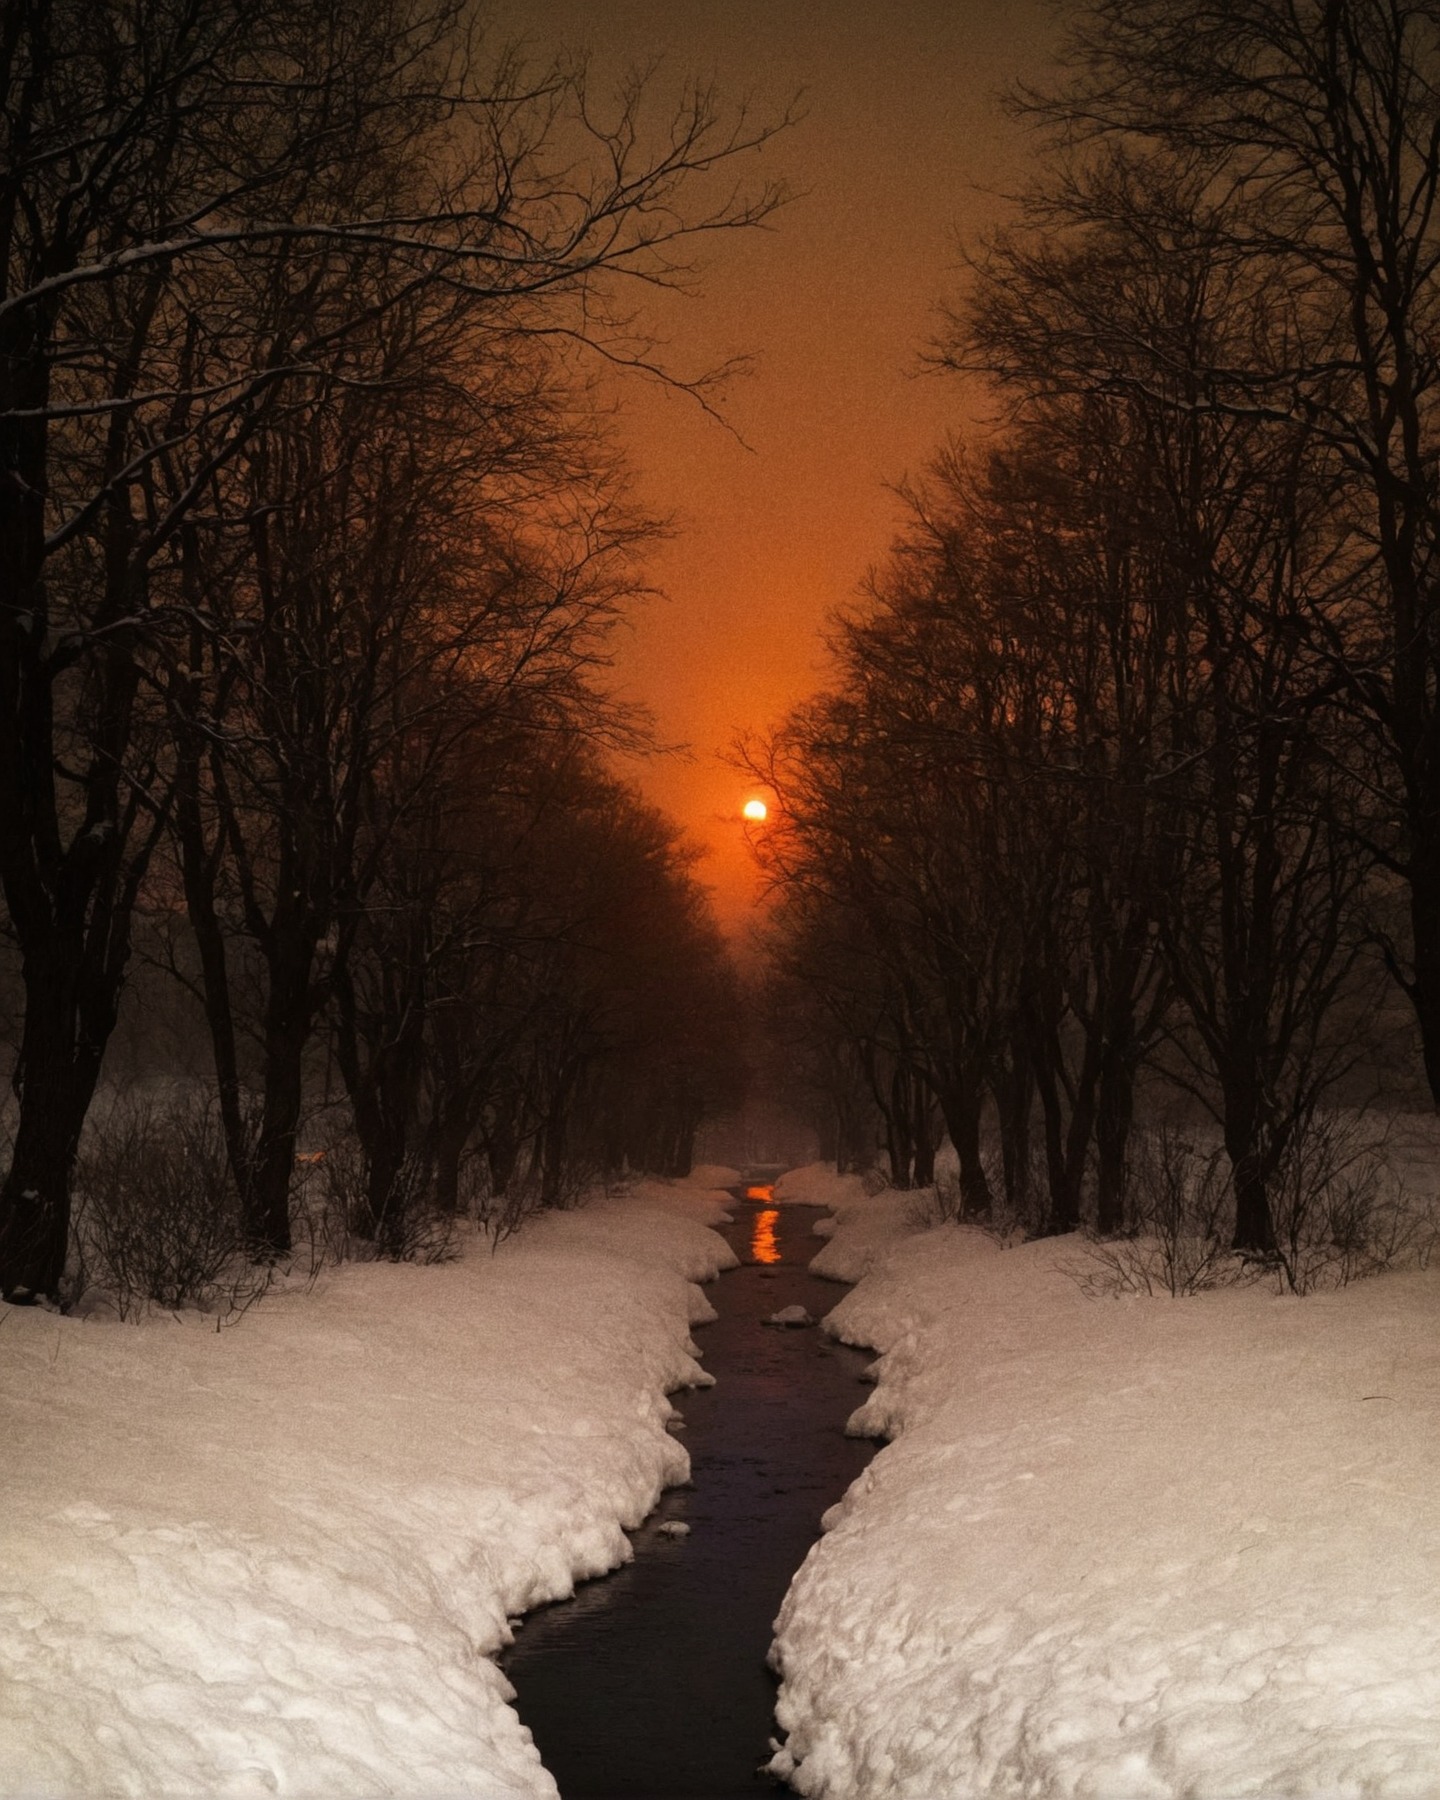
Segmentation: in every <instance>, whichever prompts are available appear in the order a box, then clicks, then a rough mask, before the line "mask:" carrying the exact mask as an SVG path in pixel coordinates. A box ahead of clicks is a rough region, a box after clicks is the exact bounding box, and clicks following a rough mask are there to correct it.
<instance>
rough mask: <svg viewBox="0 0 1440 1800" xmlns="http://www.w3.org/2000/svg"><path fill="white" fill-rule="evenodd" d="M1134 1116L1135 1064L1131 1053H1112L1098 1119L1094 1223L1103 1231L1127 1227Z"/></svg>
mask: <svg viewBox="0 0 1440 1800" xmlns="http://www.w3.org/2000/svg"><path fill="white" fill-rule="evenodd" d="M1134 1117H1135V1070H1134V1067H1133V1065H1132V1062H1131V1059H1130V1058H1129V1057H1128V1056H1121V1055H1116V1054H1111V1055H1109V1056H1107V1058H1106V1061H1105V1066H1104V1068H1103V1069H1102V1071H1101V1074H1100V1104H1099V1107H1098V1110H1097V1114H1096V1120H1095V1150H1096V1157H1097V1164H1098V1167H1097V1170H1096V1186H1095V1227H1096V1229H1097V1230H1098V1231H1099V1232H1101V1233H1102V1234H1103V1233H1113V1232H1119V1231H1123V1230H1124V1229H1125V1222H1126V1221H1125V1159H1126V1154H1127V1152H1128V1149H1129V1144H1130V1128H1131V1125H1132V1124H1133V1123H1134Z"/></svg>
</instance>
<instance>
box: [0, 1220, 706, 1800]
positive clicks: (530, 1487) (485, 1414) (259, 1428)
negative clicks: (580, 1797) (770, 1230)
mask: <svg viewBox="0 0 1440 1800" xmlns="http://www.w3.org/2000/svg"><path fill="white" fill-rule="evenodd" d="M719 1211H720V1207H719V1202H718V1200H717V1199H716V1197H714V1196H708V1197H707V1196H705V1195H703V1194H701V1193H700V1192H698V1191H696V1190H694V1189H691V1190H690V1191H689V1192H686V1191H684V1190H680V1189H673V1190H672V1189H664V1188H660V1187H650V1188H647V1189H646V1190H645V1191H644V1193H642V1194H641V1195H639V1196H636V1197H635V1198H632V1199H630V1200H624V1201H610V1202H602V1203H597V1204H595V1205H592V1206H590V1207H587V1208H585V1209H583V1210H580V1211H578V1212H572V1213H565V1214H555V1215H549V1216H547V1217H544V1218H541V1219H539V1220H537V1221H535V1222H534V1223H533V1224H532V1225H530V1226H528V1227H527V1228H526V1229H525V1230H524V1231H523V1232H522V1233H521V1234H520V1235H519V1236H517V1237H515V1238H513V1239H511V1240H509V1241H508V1242H506V1243H504V1244H502V1245H501V1246H500V1249H499V1251H498V1252H497V1253H496V1254H495V1255H494V1256H491V1255H490V1253H489V1250H488V1248H487V1247H486V1246H485V1245H484V1244H475V1245H472V1246H471V1248H470V1249H469V1251H468V1253H467V1254H466V1255H465V1256H464V1258H463V1260H461V1261H459V1262H456V1263H453V1264H448V1265H444V1266H441V1267H437V1268H427V1269H417V1268H408V1267H395V1266H391V1265H375V1264H372V1265H367V1266H363V1267H357V1266H350V1267H346V1268H343V1269H341V1270H339V1271H335V1272H332V1273H331V1274H329V1275H327V1276H326V1277H325V1278H324V1279H323V1280H322V1283H321V1285H320V1286H319V1287H318V1288H317V1290H316V1291H315V1292H313V1293H310V1294H307V1293H305V1292H304V1291H297V1292H293V1293H288V1294H285V1293H280V1294H272V1295H271V1296H270V1297H269V1298H267V1299H266V1300H265V1301H264V1302H263V1303H262V1304H261V1305H259V1306H258V1307H256V1308H255V1309H254V1310H253V1311H252V1312H251V1314H250V1315H249V1316H248V1317H247V1318H246V1319H245V1320H244V1321H243V1322H242V1323H241V1324H239V1325H238V1326H236V1327H233V1328H230V1329H227V1330H225V1331H222V1332H219V1333H217V1332H216V1331H215V1330H214V1327H213V1324H210V1323H208V1322H207V1321H205V1320H203V1319H200V1318H197V1317H195V1316H193V1315H192V1316H191V1317H188V1318H185V1319H183V1320H177V1319H173V1318H171V1317H170V1316H168V1315H162V1316H160V1317H158V1318H155V1319H152V1320H150V1321H149V1322H147V1323H145V1324H143V1325H140V1326H134V1325H118V1324H100V1323H97V1322H94V1321H88V1322H87V1321H79V1320H73V1319H62V1318H59V1317H57V1316H55V1315H53V1314H50V1313H45V1312H40V1311H35V1310H30V1309H21V1308H0V1429H3V1433H4V1455H3V1457H0V1506H3V1509H4V1521H5V1523H4V1536H3V1541H4V1554H3V1559H0V1770H3V1774H0V1790H3V1792H4V1793H5V1794H7V1795H16V1794H25V1795H46V1796H82V1795H83V1796H94V1795H99V1794H102V1793H103V1794H105V1795H135V1796H145V1797H146V1800H158V1797H160V1796H168V1795H180V1794H184V1795H199V1794H207V1795H219V1794H224V1795H242V1794H262V1793H274V1792H277V1791H278V1792H281V1793H290V1794H295V1795H310V1796H313V1795H341V1794H350V1795H358V1794H374V1793H382V1792H385V1793H403V1794H406V1795H437V1796H438V1795H445V1796H459V1795H476V1796H480V1795H483V1796H500V1795H526V1796H542V1795H553V1794H554V1792H555V1788H554V1784H553V1782H552V1781H551V1779H550V1777H549V1775H548V1774H546V1772H545V1771H544V1770H543V1769H542V1768H541V1766H540V1763H539V1759H538V1757H537V1755H536V1753H535V1751H534V1749H533V1747H532V1745H531V1744H530V1742H529V1736H528V1733H526V1732H525V1731H524V1730H523V1728H522V1727H521V1725H520V1723H519V1721H518V1720H517V1719H516V1717H515V1715H514V1713H513V1712H512V1711H511V1710H510V1708H509V1707H508V1706H507V1705H506V1699H507V1695H508V1691H509V1690H508V1685H507V1683H506V1681H505V1679H504V1677H503V1675H502V1674H501V1673H500V1671H499V1670H498V1669H497V1668H496V1666H495V1664H494V1663H493V1662H491V1661H489V1660H488V1657H489V1656H490V1655H491V1654H492V1653H493V1652H494V1651H496V1650H497V1649H498V1648H499V1647H501V1646H502V1645H503V1644H505V1643H506V1642H507V1641H508V1640H509V1637H510V1629H509V1626H508V1625H507V1618H510V1617H513V1616H514V1615H516V1614H518V1613H521V1612H523V1611H525V1610H526V1609H528V1608H530V1607H532V1606H535V1605H538V1604H539V1603H540V1602H542V1601H545V1600H549V1599H553V1598H555V1597H557V1596H559V1595H562V1594H565V1593H568V1592H569V1591H570V1589H571V1587H572V1586H573V1584H574V1583H575V1582H576V1581H577V1580H580V1579H582V1578H583V1577H586V1576H590V1575H595V1574H598V1573H600V1572H601V1571H602V1570H604V1569H607V1568H610V1567H613V1566H614V1565H615V1564H617V1563H619V1562H621V1561H624V1560H626V1559H627V1558H628V1556H629V1554H630V1550H629V1543H628V1540H627V1539H626V1537H625V1535H624V1531H623V1529H622V1528H623V1527H626V1526H634V1525H636V1524H638V1523H639V1521H640V1520H641V1519H642V1518H643V1517H644V1516H645V1514H646V1513H647V1512H648V1511H649V1510H650V1508H651V1507H652V1506H653V1505H654V1503H655V1501H656V1499H657V1497H658V1496H659V1493H660V1491H661V1489H662V1488H663V1487H665V1486H667V1485H669V1484H671V1483H674V1482H676V1481H678V1480H681V1479H683V1478H684V1476H685V1474H686V1473H687V1469H688V1462H687V1458H686V1454H685V1451H684V1450H683V1449H682V1447H681V1446H680V1444H679V1443H678V1442H677V1441H676V1440H675V1439H674V1438H673V1437H672V1436H671V1435H669V1433H668V1432H667V1431H666V1429H665V1426H666V1421H667V1419H668V1418H669V1416H670V1413H671V1410H672V1409H671V1407H670V1404H669V1402H668V1401H667V1400H666V1398H665V1396H666V1394H667V1393H668V1392H671V1391H673V1390H675V1389H676V1388H679V1387H684V1386H687V1385H693V1384H694V1383H696V1382H700V1381H704V1380H705V1379H706V1378H705V1376H704V1375H703V1373H702V1371H701V1370H700V1368H699V1366H698V1365H697V1363H696V1362H695V1360H694V1357H693V1354H692V1352H693V1349H694V1346H693V1344H692V1343H691V1342H690V1339H689V1327H690V1325H691V1323H693V1322H696V1321H698V1320H700V1319H704V1318H707V1317H710V1316H711V1311H710V1308H709V1304H708V1302H707V1301H706V1300H705V1298H704V1296H703V1295H702V1294H701V1292H700V1290H699V1289H698V1288H697V1287H696V1286H694V1285H693V1284H694V1283H695V1282H697V1281H702V1280H705V1279H708V1278H709V1277H710V1276H712V1275H714V1274H715V1273H717V1272H718V1271H719V1270H720V1269H721V1268H724V1267H728V1266H730V1264H731V1263H732V1262H733V1257H732V1255H731V1252H730V1251H729V1249H728V1248H727V1246H726V1245H725V1244H724V1242H723V1241H722V1240H721V1239H720V1238H719V1237H718V1236H716V1235H715V1234H714V1233H712V1232H709V1231H707V1230H706V1229H705V1228H704V1226H705V1222H706V1221H713V1220H714V1219H715V1218H716V1217H717V1216H718V1214H719Z"/></svg>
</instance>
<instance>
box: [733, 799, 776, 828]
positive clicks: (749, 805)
mask: <svg viewBox="0 0 1440 1800" xmlns="http://www.w3.org/2000/svg"><path fill="white" fill-rule="evenodd" d="M740 811H741V813H742V815H743V816H744V817H745V818H747V819H750V820H752V821H753V822H754V823H755V824H756V825H758V824H759V823H760V821H761V820H762V819H764V818H767V817H768V816H769V813H770V808H769V807H768V806H767V805H766V804H765V802H764V801H763V800H747V801H746V802H745V804H744V806H742V807H741V808H740Z"/></svg>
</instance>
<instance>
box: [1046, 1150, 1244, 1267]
mask: <svg viewBox="0 0 1440 1800" xmlns="http://www.w3.org/2000/svg"><path fill="white" fill-rule="evenodd" d="M1126 1186H1127V1192H1128V1193H1129V1196H1130V1206H1131V1227H1130V1235H1129V1236H1126V1237H1123V1238H1112V1239H1107V1240H1104V1241H1097V1242H1094V1243H1092V1244H1090V1245H1089V1247H1088V1249H1087V1251H1086V1257H1085V1261H1084V1262H1083V1263H1081V1264H1078V1265H1077V1266H1076V1267H1074V1268H1072V1270H1071V1271H1070V1272H1071V1273H1072V1274H1073V1275H1074V1276H1075V1278H1076V1280H1077V1281H1078V1282H1079V1284H1080V1286H1081V1287H1082V1288H1083V1289H1084V1290H1085V1292H1086V1293H1094V1294H1157V1293H1160V1294H1171V1295H1174V1296H1176V1297H1179V1296H1180V1295H1184V1294H1198V1293H1202V1292H1203V1291H1204V1290H1205V1289H1206V1288H1213V1287H1222V1286H1226V1285H1228V1284H1229V1283H1231V1282H1234V1281H1237V1280H1239V1279H1241V1277H1242V1275H1243V1274H1244V1269H1243V1265H1242V1264H1241V1263H1240V1261H1239V1259H1238V1258H1237V1257H1236V1256H1235V1255H1234V1254H1233V1252H1232V1251H1231V1250H1230V1248H1229V1238H1230V1223H1231V1216H1232V1213H1231V1198H1230V1170H1229V1163H1228V1161H1227V1159H1226V1156H1225V1152H1224V1151H1223V1150H1222V1149H1220V1148H1218V1147H1217V1148H1212V1149H1209V1150H1206V1149H1203V1148H1202V1147H1201V1146H1200V1145H1198V1144H1196V1143H1195V1142H1193V1140H1191V1139H1189V1138H1187V1137H1184V1136H1182V1135H1180V1134H1179V1133H1176V1132H1174V1131H1172V1130H1170V1129H1169V1128H1168V1127H1161V1129H1160V1130H1158V1131H1155V1132H1147V1133H1136V1134H1135V1136H1134V1138H1133V1139H1132V1144H1131V1152H1130V1167H1129V1170H1128V1174H1127V1182H1126Z"/></svg>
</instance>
